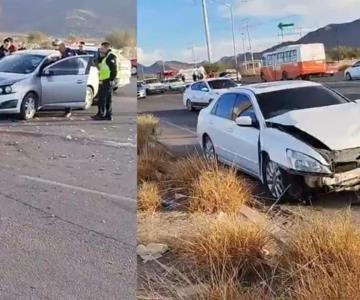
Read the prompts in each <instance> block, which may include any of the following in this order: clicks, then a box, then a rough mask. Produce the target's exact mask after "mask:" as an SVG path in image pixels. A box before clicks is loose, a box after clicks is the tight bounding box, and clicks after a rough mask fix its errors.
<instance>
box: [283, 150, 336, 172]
mask: <svg viewBox="0 0 360 300" xmlns="http://www.w3.org/2000/svg"><path fill="white" fill-rule="evenodd" d="M286 155H287V158H288V161H289V164H290V168H291V169H294V170H296V171H301V172H309V173H320V174H331V171H330V169H329V167H327V166H324V165H323V164H321V163H320V162H319V161H318V160H316V159H315V158H312V157H311V156H308V155H306V154H303V153H301V152H298V151H294V150H291V149H288V150H286Z"/></svg>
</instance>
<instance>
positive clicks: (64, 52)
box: [59, 43, 76, 118]
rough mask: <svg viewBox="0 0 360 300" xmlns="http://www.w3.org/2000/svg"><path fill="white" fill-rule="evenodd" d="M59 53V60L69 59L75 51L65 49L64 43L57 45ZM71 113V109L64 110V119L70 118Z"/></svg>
mask: <svg viewBox="0 0 360 300" xmlns="http://www.w3.org/2000/svg"><path fill="white" fill-rule="evenodd" d="M59 52H60V54H61V59H64V58H66V57H70V56H75V55H76V53H75V51H73V50H71V49H70V48H67V47H66V46H65V43H60V44H59ZM71 113H72V109H71V107H66V108H65V118H70V117H71Z"/></svg>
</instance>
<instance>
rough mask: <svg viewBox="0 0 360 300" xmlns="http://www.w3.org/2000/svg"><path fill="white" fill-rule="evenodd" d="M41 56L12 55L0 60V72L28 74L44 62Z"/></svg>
mask: <svg viewBox="0 0 360 300" xmlns="http://www.w3.org/2000/svg"><path fill="white" fill-rule="evenodd" d="M44 58H45V57H44V56H43V55H37V54H13V55H9V56H6V57H4V58H2V59H1V60H0V72H4V73H17V74H29V73H32V72H34V71H35V69H36V68H37V67H38V66H39V65H40V63H41V62H42V61H43V60H44Z"/></svg>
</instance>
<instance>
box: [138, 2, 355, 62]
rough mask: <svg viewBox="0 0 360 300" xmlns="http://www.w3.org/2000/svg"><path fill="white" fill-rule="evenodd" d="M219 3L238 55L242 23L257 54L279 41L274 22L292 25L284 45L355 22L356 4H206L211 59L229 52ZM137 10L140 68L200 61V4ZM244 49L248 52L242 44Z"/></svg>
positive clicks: (202, 40) (202, 50) (149, 4)
mask: <svg viewBox="0 0 360 300" xmlns="http://www.w3.org/2000/svg"><path fill="white" fill-rule="evenodd" d="M303 2H306V3H303ZM223 3H231V4H232V5H233V10H234V16H235V18H234V19H235V34H236V48H237V52H239V53H242V52H243V40H242V37H243V36H242V32H244V27H245V24H246V23H248V25H249V33H250V37H251V44H252V48H253V50H255V51H260V50H264V49H266V48H268V47H270V46H272V45H274V44H276V43H278V42H279V41H280V40H281V38H280V36H279V30H278V29H277V25H278V23H279V22H293V23H295V29H293V31H292V32H289V33H288V35H286V36H285V39H287V40H294V39H298V38H299V37H300V34H305V33H307V32H309V31H311V30H314V29H316V28H318V27H321V26H324V25H327V24H329V23H340V22H347V21H352V20H354V19H357V18H360V11H359V0H341V1H339V0H326V6H325V5H324V3H325V1H324V0H311V1H304V0H302V1H289V0H247V1H246V0H207V6H208V14H209V24H210V32H211V40H212V46H213V55H214V59H219V58H221V57H222V56H225V55H232V51H233V50H232V35H231V21H230V14H229V8H228V7H226V6H224V4H223ZM310 3H311V5H310ZM137 6H138V48H139V49H138V54H139V55H138V56H139V61H140V62H141V63H144V64H145V65H149V64H151V63H153V62H155V61H157V60H181V61H188V62H192V61H193V60H194V52H195V58H196V59H197V60H199V61H200V60H203V59H206V47H205V36H204V25H203V16H202V8H201V1H200V0H138V4H137ZM192 48H194V51H193V50H192ZM245 49H246V50H248V49H249V44H248V40H247V39H246V45H245Z"/></svg>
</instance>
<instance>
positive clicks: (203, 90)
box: [201, 87, 209, 93]
mask: <svg viewBox="0 0 360 300" xmlns="http://www.w3.org/2000/svg"><path fill="white" fill-rule="evenodd" d="M201 91H202V92H206V93H207V92H208V91H209V89H208V88H206V87H203V88H201Z"/></svg>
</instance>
